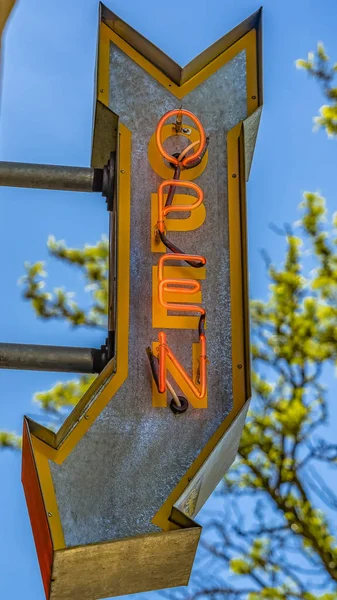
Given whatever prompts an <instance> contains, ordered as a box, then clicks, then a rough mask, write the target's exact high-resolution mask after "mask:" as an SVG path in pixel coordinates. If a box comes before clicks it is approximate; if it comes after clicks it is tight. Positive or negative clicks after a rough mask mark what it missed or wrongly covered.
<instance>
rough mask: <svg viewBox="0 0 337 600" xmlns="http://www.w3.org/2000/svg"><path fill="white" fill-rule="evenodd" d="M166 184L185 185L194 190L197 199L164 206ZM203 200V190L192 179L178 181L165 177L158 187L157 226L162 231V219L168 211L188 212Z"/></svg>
mask: <svg viewBox="0 0 337 600" xmlns="http://www.w3.org/2000/svg"><path fill="white" fill-rule="evenodd" d="M168 186H174V187H185V188H188V189H190V190H194V191H195V192H196V193H197V199H196V201H195V202H194V203H193V204H174V205H171V206H165V202H164V190H165V188H166V187H168ZM203 201H204V192H203V191H202V189H201V187H199V186H198V185H197V184H196V183H193V181H180V180H179V179H166V180H165V181H162V183H161V184H160V185H159V187H158V223H157V227H158V229H159V231H161V232H162V233H163V232H164V219H165V217H166V216H167V215H168V214H169V213H170V212H190V211H191V210H194V209H195V208H198V206H200V204H202V203H203Z"/></svg>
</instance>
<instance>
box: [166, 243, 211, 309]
mask: <svg viewBox="0 0 337 600" xmlns="http://www.w3.org/2000/svg"><path fill="white" fill-rule="evenodd" d="M167 260H184V261H186V260H193V261H197V262H200V263H202V264H203V265H205V264H206V258H205V257H204V256H198V255H197V254H178V253H177V254H173V253H172V254H163V255H162V256H161V257H160V259H159V263H158V299H159V303H160V304H161V306H163V307H164V308H167V309H169V310H175V311H179V312H180V311H182V312H198V313H199V314H200V315H205V314H206V311H205V309H204V308H203V307H202V306H198V304H179V303H177V302H166V301H165V299H164V294H165V292H172V293H175V294H194V293H195V292H199V291H200V288H201V286H200V283H199V281H196V280H195V279H181V278H172V277H170V278H165V277H164V266H165V262H166V261H167Z"/></svg>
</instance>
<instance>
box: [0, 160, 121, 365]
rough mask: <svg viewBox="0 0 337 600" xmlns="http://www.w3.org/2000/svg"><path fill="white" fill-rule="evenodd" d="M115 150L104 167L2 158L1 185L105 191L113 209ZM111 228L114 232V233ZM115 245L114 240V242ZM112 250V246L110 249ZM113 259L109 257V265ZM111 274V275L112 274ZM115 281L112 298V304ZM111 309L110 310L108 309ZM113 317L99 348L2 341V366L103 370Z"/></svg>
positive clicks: (111, 350)
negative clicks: (32, 162)
mask: <svg viewBox="0 0 337 600" xmlns="http://www.w3.org/2000/svg"><path fill="white" fill-rule="evenodd" d="M114 184H115V153H114V152H111V154H110V158H109V160H108V162H107V164H106V165H104V167H103V168H102V169H92V168H89V167H61V166H58V165H36V164H30V163H16V162H0V186H8V187H20V188H34V189H42V190H66V191H72V192H102V196H103V197H104V198H105V199H106V203H107V208H108V211H110V213H111V212H112V211H113V210H114V206H113V198H114V187H115V186H114ZM114 233H115V232H114V230H112V235H114ZM112 247H113V248H115V243H113V244H112ZM110 253H111V249H110ZM112 264H113V261H112V259H111V257H110V267H111V265H112ZM110 278H111V276H110ZM112 288H113V286H112V284H110V287H109V302H110V305H111V306H112V305H113V292H114V288H113V289H112ZM109 313H110V311H109ZM113 326H114V321H113V319H112V317H111V316H109V331H108V338H107V343H106V344H105V345H103V346H101V349H100V350H97V349H95V348H76V347H70V346H40V345H36V344H7V343H1V342H0V369H20V370H26V371H59V372H61V371H63V372H66V373H100V372H101V371H102V370H103V369H104V367H105V365H106V364H107V362H108V360H110V359H111V358H112V357H113V355H114V329H112V327H113Z"/></svg>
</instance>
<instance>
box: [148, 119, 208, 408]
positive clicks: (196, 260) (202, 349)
mask: <svg viewBox="0 0 337 600" xmlns="http://www.w3.org/2000/svg"><path fill="white" fill-rule="evenodd" d="M172 117H175V118H176V123H175V124H174V125H172V124H171V125H169V126H167V125H165V123H166V122H167V121H168V119H170V118H172ZM183 117H187V118H188V119H190V120H191V121H192V122H193V124H194V125H195V126H196V129H195V128H193V129H194V132H195V133H196V134H197V139H196V140H194V141H192V142H191V143H190V144H189V145H187V146H186V147H185V148H184V149H183V150H182V151H181V152H180V153H176V154H169V153H168V152H167V151H166V150H165V148H164V140H163V137H164V136H165V131H164V130H165V127H166V136H167V133H169V131H170V128H171V129H173V133H175V134H181V133H182V134H184V133H185V134H191V133H192V128H191V127H190V126H186V125H185V124H183V123H182V118H183ZM208 141H209V140H208V138H206V134H205V131H204V128H203V126H202V124H201V122H200V121H199V119H198V118H197V117H196V116H195V115H194V114H193V113H191V112H190V111H187V110H183V109H178V110H171V111H169V112H167V113H166V114H165V115H164V116H163V117H162V118H161V119H160V121H159V123H158V125H157V129H156V133H155V142H156V146H157V149H158V151H159V153H160V155H161V157H162V158H163V159H165V160H166V161H168V163H169V165H170V167H171V168H172V169H173V171H174V173H173V177H172V178H171V179H166V180H164V181H163V182H162V183H161V184H160V185H159V187H158V192H157V215H156V216H157V221H156V226H155V243H156V244H157V245H158V244H159V243H160V242H161V243H162V244H163V245H164V247H165V250H166V253H165V254H164V255H163V256H161V257H160V259H159V261H158V267H157V269H156V271H154V276H155V278H156V286H154V293H155V294H156V295H157V300H158V303H159V306H160V307H161V308H162V309H164V311H165V317H167V311H171V312H173V313H187V314H189V315H194V314H195V313H197V315H198V325H197V328H198V333H199V339H198V343H197V344H194V345H193V346H197V348H193V350H194V353H193V354H194V356H193V375H192V377H191V376H190V375H189V374H188V372H187V370H186V369H185V368H184V366H183V365H182V364H181V363H180V362H179V360H178V358H177V357H176V356H175V354H174V352H173V351H172V349H171V348H170V346H169V344H168V342H167V335H166V333H165V332H164V331H160V332H159V334H158V343H156V344H154V345H153V347H152V349H150V348H148V350H147V351H148V356H149V360H150V365H151V370H152V375H153V380H154V383H155V386H156V389H157V391H158V393H159V394H160V395H165V396H166V392H167V391H169V392H170V393H171V395H172V400H171V403H170V407H171V408H172V410H173V411H174V412H177V413H181V412H184V411H185V410H186V409H187V407H188V401H189V402H190V403H191V404H192V406H194V407H196V408H205V407H206V406H207V354H206V352H207V346H206V334H205V320H206V310H205V308H204V307H203V306H200V305H199V304H196V303H194V302H193V296H194V297H195V295H196V294H200V295H201V284H200V281H199V280H197V279H192V278H191V277H190V272H188V273H187V275H188V276H187V277H182V276H181V270H182V269H181V263H183V264H187V265H189V267H192V270H195V269H197V270H199V269H203V268H204V267H205V265H206V258H205V257H204V256H201V255H198V254H188V253H186V252H185V251H184V250H181V249H180V248H178V247H177V246H176V245H175V244H174V243H173V242H172V241H171V240H170V239H169V238H168V236H167V235H166V234H167V225H168V223H169V221H168V220H167V217H168V215H169V214H170V213H190V217H188V218H187V219H183V220H180V230H183V229H182V227H184V226H185V231H188V230H191V229H195V228H197V227H200V226H201V225H202V223H203V221H204V219H205V212H204V214H203V217H204V218H203V219H202V220H201V222H198V223H197V224H196V225H197V226H195V224H194V226H192V227H191V226H190V224H189V223H188V220H189V219H190V218H191V216H192V214H193V213H194V211H197V209H198V208H199V207H201V206H202V205H203V200H204V194H203V191H202V189H201V188H200V186H199V185H197V184H196V183H194V182H193V181H187V180H184V181H182V180H180V176H181V174H182V172H183V171H186V170H190V171H191V173H192V175H191V179H192V178H193V179H194V178H195V177H197V176H198V175H199V174H200V172H199V171H196V172H195V173H194V174H193V172H192V169H194V168H195V167H197V166H198V165H200V164H201V162H202V161H203V159H204V157H205V154H206V151H207V146H208ZM204 160H206V159H204ZM152 166H154V165H153V164H152ZM180 188H185V189H188V190H191V191H192V192H194V194H195V195H194V196H192V195H188V196H184V200H185V201H184V202H181V203H179V199H180V198H181V196H178V195H177V194H176V190H177V189H180ZM165 191H167V192H166V193H165ZM193 197H194V198H195V200H194V202H192V199H193ZM175 198H177V199H178V202H177V203H176V204H174V200H175ZM171 230H172V229H171ZM155 251H157V252H158V249H155ZM160 251H161V250H160ZM172 261H173V263H174V264H173V267H172V266H171V268H168V265H167V263H170V262H172ZM189 298H190V300H189ZM155 306H156V305H154V308H155ZM154 312H155V311H154ZM154 326H156V327H157V326H159V327H160V328H161V329H162V328H164V327H166V328H167V327H173V328H176V327H177V326H178V327H179V322H178V323H177V322H176V321H174V320H173V321H169V322H168V319H167V318H164V319H160V318H159V323H158V322H156V320H155V323H154ZM192 328H193V325H192ZM167 371H169V372H170V374H171V376H172V377H173V379H174V380H175V382H176V383H177V384H178V385H179V387H180V388H181V389H183V390H184V393H185V395H186V397H185V396H178V394H177V392H176V390H175V388H174V386H173V385H171V383H170V382H169V380H168V378H167ZM165 396H164V397H165ZM153 403H154V405H155V406H157V405H158V404H157V403H156V401H155V398H154V402H153ZM164 405H166V399H165V404H164Z"/></svg>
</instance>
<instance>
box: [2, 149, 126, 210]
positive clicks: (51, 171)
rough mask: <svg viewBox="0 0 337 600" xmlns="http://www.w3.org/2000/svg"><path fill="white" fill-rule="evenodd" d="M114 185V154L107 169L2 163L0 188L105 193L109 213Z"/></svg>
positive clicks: (112, 153) (111, 155)
mask: <svg viewBox="0 0 337 600" xmlns="http://www.w3.org/2000/svg"><path fill="white" fill-rule="evenodd" d="M114 181H115V155H114V152H111V154H110V158H109V160H108V162H107V164H106V165H105V166H104V167H103V169H92V168H90V167H61V166H59V165H35V164H33V163H17V162H5V161H2V162H1V161H0V186H7V187H19V188H34V189H41V190H64V191H68V192H69V191H70V192H102V196H104V197H105V198H106V201H107V205H108V210H112V204H113V193H114Z"/></svg>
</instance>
